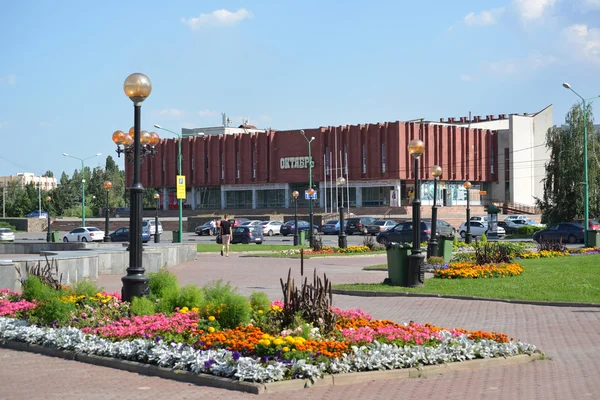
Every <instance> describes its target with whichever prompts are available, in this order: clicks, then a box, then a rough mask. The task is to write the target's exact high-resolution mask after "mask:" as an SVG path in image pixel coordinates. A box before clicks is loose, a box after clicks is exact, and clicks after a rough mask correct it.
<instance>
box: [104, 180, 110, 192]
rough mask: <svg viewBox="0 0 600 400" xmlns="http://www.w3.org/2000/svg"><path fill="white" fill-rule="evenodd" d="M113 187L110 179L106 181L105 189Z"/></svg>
mask: <svg viewBox="0 0 600 400" xmlns="http://www.w3.org/2000/svg"><path fill="white" fill-rule="evenodd" d="M110 189H112V183H111V182H110V181H106V182H104V190H110Z"/></svg>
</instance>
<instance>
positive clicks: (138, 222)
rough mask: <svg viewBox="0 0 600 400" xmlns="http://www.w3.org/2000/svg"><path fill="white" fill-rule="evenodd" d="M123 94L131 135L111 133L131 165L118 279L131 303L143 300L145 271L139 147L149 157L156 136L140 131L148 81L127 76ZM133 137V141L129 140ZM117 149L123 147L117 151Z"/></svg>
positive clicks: (147, 91) (138, 76)
mask: <svg viewBox="0 0 600 400" xmlns="http://www.w3.org/2000/svg"><path fill="white" fill-rule="evenodd" d="M123 89H124V91H125V94H126V95H127V97H129V99H131V101H133V105H134V123H133V132H132V131H131V130H130V132H129V135H125V133H123V132H121V131H116V132H115V133H113V137H112V139H113V142H115V143H116V144H117V154H119V156H120V155H121V153H122V152H125V153H126V155H127V159H128V161H130V162H133V181H132V184H131V187H130V188H129V191H130V195H131V196H130V203H129V204H130V207H131V218H130V219H129V267H128V268H127V275H126V276H124V277H123V278H121V280H122V281H123V288H122V290H121V296H122V299H123V301H131V299H132V298H133V297H141V296H147V295H148V293H149V289H148V277H147V276H146V275H144V272H146V271H145V269H144V267H143V266H142V210H143V201H144V187H143V186H142V183H141V177H140V163H141V157H142V154H141V153H142V144H143V145H144V146H143V148H144V155H146V154H147V153H149V152H150V151H148V147H147V146H146V145H150V146H152V153H153V151H154V147H153V146H154V145H155V144H157V143H158V141H159V138H158V135H157V134H154V135H152V134H150V133H148V132H146V131H141V130H140V125H141V118H142V102H143V101H144V100H146V98H147V97H148V96H150V92H152V82H150V79H149V78H148V77H147V76H146V75H144V74H140V73H135V74H131V75H129V76H128V77H127V79H125V83H124V85H123ZM132 136H133V137H132ZM119 145H123V146H124V147H125V149H124V150H121V148H120V147H119Z"/></svg>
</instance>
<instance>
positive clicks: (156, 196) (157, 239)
mask: <svg viewBox="0 0 600 400" xmlns="http://www.w3.org/2000/svg"><path fill="white" fill-rule="evenodd" d="M153 197H154V200H156V213H155V214H154V243H160V232H159V231H158V206H159V204H160V194H158V193H154V196H153Z"/></svg>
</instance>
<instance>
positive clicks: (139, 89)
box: [123, 73, 152, 103]
mask: <svg viewBox="0 0 600 400" xmlns="http://www.w3.org/2000/svg"><path fill="white" fill-rule="evenodd" d="M123 91H124V92H125V95H126V96H127V97H129V98H130V99H131V101H133V102H134V103H141V102H142V101H144V100H146V98H147V97H148V96H150V93H151V92H152V82H150V78H148V77H147V76H146V75H144V74H140V73H135V74H131V75H129V76H128V77H127V79H125V83H124V84H123Z"/></svg>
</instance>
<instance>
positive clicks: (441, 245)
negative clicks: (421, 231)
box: [437, 235, 454, 262]
mask: <svg viewBox="0 0 600 400" xmlns="http://www.w3.org/2000/svg"><path fill="white" fill-rule="evenodd" d="M452 250H454V238H453V237H452V236H444V235H440V236H439V239H438V254H437V256H438V257H443V258H444V262H450V260H451V259H452Z"/></svg>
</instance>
